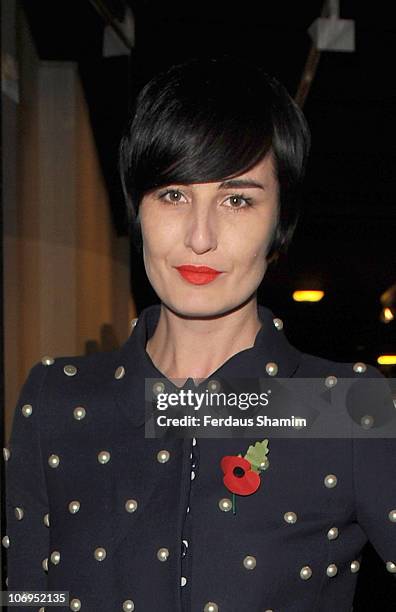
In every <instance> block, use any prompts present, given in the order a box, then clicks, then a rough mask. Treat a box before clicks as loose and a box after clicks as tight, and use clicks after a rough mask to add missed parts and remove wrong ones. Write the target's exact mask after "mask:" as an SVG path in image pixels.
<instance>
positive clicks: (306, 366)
mask: <svg viewBox="0 0 396 612" xmlns="http://www.w3.org/2000/svg"><path fill="white" fill-rule="evenodd" d="M296 375H297V376H306V377H307V378H308V377H311V376H312V377H316V376H324V377H327V376H336V377H341V378H355V377H359V378H384V375H383V374H382V372H381V371H380V370H379V369H378V368H377V367H375V366H373V365H371V364H368V363H364V362H363V361H351V362H345V361H333V360H331V359H326V358H324V357H319V356H318V355H312V354H310V353H304V352H301V354H300V363H299V367H298V369H297V371H296Z"/></svg>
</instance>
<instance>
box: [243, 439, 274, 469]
mask: <svg viewBox="0 0 396 612" xmlns="http://www.w3.org/2000/svg"><path fill="white" fill-rule="evenodd" d="M268 452H269V448H268V440H267V439H266V440H263V441H262V442H256V444H255V445H254V446H252V445H250V446H249V448H248V451H247V453H246V455H245V457H244V458H245V459H247V460H248V461H250V464H251V466H252V470H253V471H254V472H260V471H261V470H262V469H263V464H264V463H267V462H268V459H267V458H266V455H267V453H268Z"/></svg>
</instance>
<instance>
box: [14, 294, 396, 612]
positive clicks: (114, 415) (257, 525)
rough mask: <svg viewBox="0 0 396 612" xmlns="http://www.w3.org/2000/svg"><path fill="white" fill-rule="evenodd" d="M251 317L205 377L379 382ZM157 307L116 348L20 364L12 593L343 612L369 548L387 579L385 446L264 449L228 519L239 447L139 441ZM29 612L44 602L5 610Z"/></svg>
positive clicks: (126, 605)
mask: <svg viewBox="0 0 396 612" xmlns="http://www.w3.org/2000/svg"><path fill="white" fill-rule="evenodd" d="M258 308H259V316H260V319H261V320H262V324H263V325H262V327H261V329H260V331H259V332H258V334H257V336H256V339H255V344H254V346H253V347H251V348H249V349H246V350H243V351H240V352H239V353H237V354H235V355H234V356H232V357H231V358H230V359H228V360H227V361H226V362H225V363H224V364H223V365H222V366H221V367H220V368H219V369H218V370H217V371H216V372H213V373H212V374H211V376H210V380H212V379H216V377H222V376H234V377H243V376H246V377H266V376H267V377H270V376H271V375H272V376H273V375H274V374H275V376H278V377H284V378H288V377H315V378H322V379H323V381H325V380H326V379H327V378H328V377H329V376H334V377H382V374H380V372H379V371H378V370H377V369H376V368H374V367H373V366H369V365H367V366H366V365H364V364H353V363H338V362H334V361H329V360H326V359H323V358H320V357H317V356H313V355H309V354H306V353H303V352H301V351H299V350H297V349H296V348H295V347H293V346H292V345H291V344H290V343H289V341H288V340H287V338H286V335H285V332H284V330H283V324H282V321H281V320H280V319H278V318H276V317H275V316H274V314H273V313H272V312H271V310H270V309H268V308H267V307H264V306H259V307H258ZM159 313H160V306H159V305H155V306H151V307H149V308H146V309H145V310H144V311H143V312H142V313H141V314H140V316H139V319H138V320H137V321H136V322H135V323H136V324H135V327H134V328H133V330H132V332H131V334H130V336H129V338H128V339H127V340H126V342H125V343H124V344H123V345H122V346H121V348H120V349H118V350H115V351H111V352H101V353H95V354H90V355H86V356H77V357H75V356H73V357H70V356H67V357H57V358H56V359H51V358H48V357H46V358H43V360H42V362H40V363H37V364H36V365H34V366H33V367H32V369H31V371H30V373H29V376H28V378H27V380H26V382H25V384H24V386H23V388H22V390H21V392H20V397H19V401H18V404H17V406H16V410H15V414H14V420H13V427H12V433H11V438H10V440H9V444H8V448H7V449H5V451H4V452H5V458H6V482H7V495H6V504H7V506H6V507H7V534H6V536H5V537H3V545H4V546H5V547H6V550H7V557H8V588H9V590H25V591H26V590H29V589H30V590H62V591H68V592H69V597H70V604H69V605H67V606H65V607H59V608H56V609H57V610H82V611H83V612H94V611H95V612H118V611H120V612H121V611H124V612H127V611H132V610H136V611H137V612H143V611H144V612H146V611H149V612H157V611H164V612H168V611H169V612H171V611H172V612H182V611H183V612H245V611H246V612H270V611H273V612H315V611H317V612H335V611H337V612H350V610H351V606H352V601H353V595H354V590H355V585H356V580H357V576H358V571H359V564H360V558H361V552H362V548H363V546H364V544H365V543H366V542H367V540H370V541H371V542H372V544H373V546H374V547H375V549H376V551H377V552H378V554H379V555H380V556H381V558H382V560H383V562H384V564H386V567H387V569H388V571H389V572H391V573H392V574H394V575H396V574H395V572H396V443H395V440H394V439H391V438H389V439H385V438H384V439H355V440H353V439H348V438H346V439H336V438H334V439H333V438H332V439H286V438H274V439H270V442H269V444H270V454H269V458H270V465H269V468H268V469H267V470H266V471H265V472H263V476H262V481H263V482H262V485H261V486H260V487H259V489H258V490H257V491H256V492H255V493H254V494H252V495H249V496H243V497H242V496H241V497H238V500H237V511H236V513H235V514H234V513H233V510H232V509H231V507H232V506H231V497H232V494H231V493H230V491H229V490H228V489H227V488H226V487H225V486H224V483H223V473H222V471H221V469H220V461H221V459H222V457H224V456H226V455H238V454H239V453H242V454H243V453H244V451H246V449H247V447H248V445H249V444H250V443H251V441H250V440H248V439H246V438H245V439H239V438H230V439H204V438H198V439H197V438H194V439H191V438H174V437H173V438H172V437H166V438H160V439H148V438H146V437H145V426H144V425H145V409H144V407H145V397H144V393H145V389H144V387H145V378H158V379H162V380H163V379H164V378H163V375H162V373H161V372H159V370H157V368H156V367H155V366H154V364H153V362H152V361H151V359H150V357H149V356H148V354H147V352H146V351H145V346H146V342H147V340H148V338H149V337H150V336H151V335H152V334H153V332H154V330H155V326H156V324H157V322H158V317H159ZM268 364H275V366H277V369H276V368H275V370H276V371H274V365H272V370H271V367H269V368H268ZM207 380H208V379H207ZM207 380H206V381H204V382H202V383H201V385H200V388H203V387H204V386H205V384H207ZM189 381H190V379H189ZM10 609H11V608H10ZM28 609H29V610H39V609H40V610H41V611H43V610H49V609H50V608H49V607H45V606H42V607H41V608H40V606H37V608H22V607H16V608H12V610H28ZM51 609H52V608H51Z"/></svg>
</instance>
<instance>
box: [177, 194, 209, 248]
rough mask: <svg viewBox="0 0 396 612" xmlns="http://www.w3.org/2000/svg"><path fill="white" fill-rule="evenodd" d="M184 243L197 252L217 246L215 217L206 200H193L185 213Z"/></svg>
mask: <svg viewBox="0 0 396 612" xmlns="http://www.w3.org/2000/svg"><path fill="white" fill-rule="evenodd" d="M184 245H185V246H186V247H187V248H190V249H192V250H193V251H194V253H197V254H203V253H206V252H207V251H213V250H214V249H216V248H217V219H216V215H215V214H214V211H213V208H212V207H211V206H209V203H208V202H207V201H206V202H204V201H202V200H201V201H200V202H198V201H194V202H193V204H192V206H191V207H190V209H189V212H188V214H187V215H186V225H185V237H184Z"/></svg>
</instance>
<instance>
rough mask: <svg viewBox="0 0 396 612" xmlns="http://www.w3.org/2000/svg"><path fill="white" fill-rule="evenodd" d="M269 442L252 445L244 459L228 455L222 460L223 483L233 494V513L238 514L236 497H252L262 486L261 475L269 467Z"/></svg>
mask: <svg viewBox="0 0 396 612" xmlns="http://www.w3.org/2000/svg"><path fill="white" fill-rule="evenodd" d="M268 452H269V448H268V440H263V441H262V442H256V444H255V445H254V446H252V445H250V446H249V448H248V451H247V453H246V455H245V456H244V457H242V455H241V454H239V455H227V456H226V457H223V458H222V460H221V463H220V465H221V469H222V470H223V473H224V476H223V482H224V484H225V486H226V487H227V489H228V490H229V491H231V493H232V513H233V514H236V500H235V495H252V493H255V492H256V491H257V489H258V488H259V486H260V483H261V478H260V473H261V472H262V471H264V470H266V469H267V468H268V466H269V461H268V459H267V454H268Z"/></svg>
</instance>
